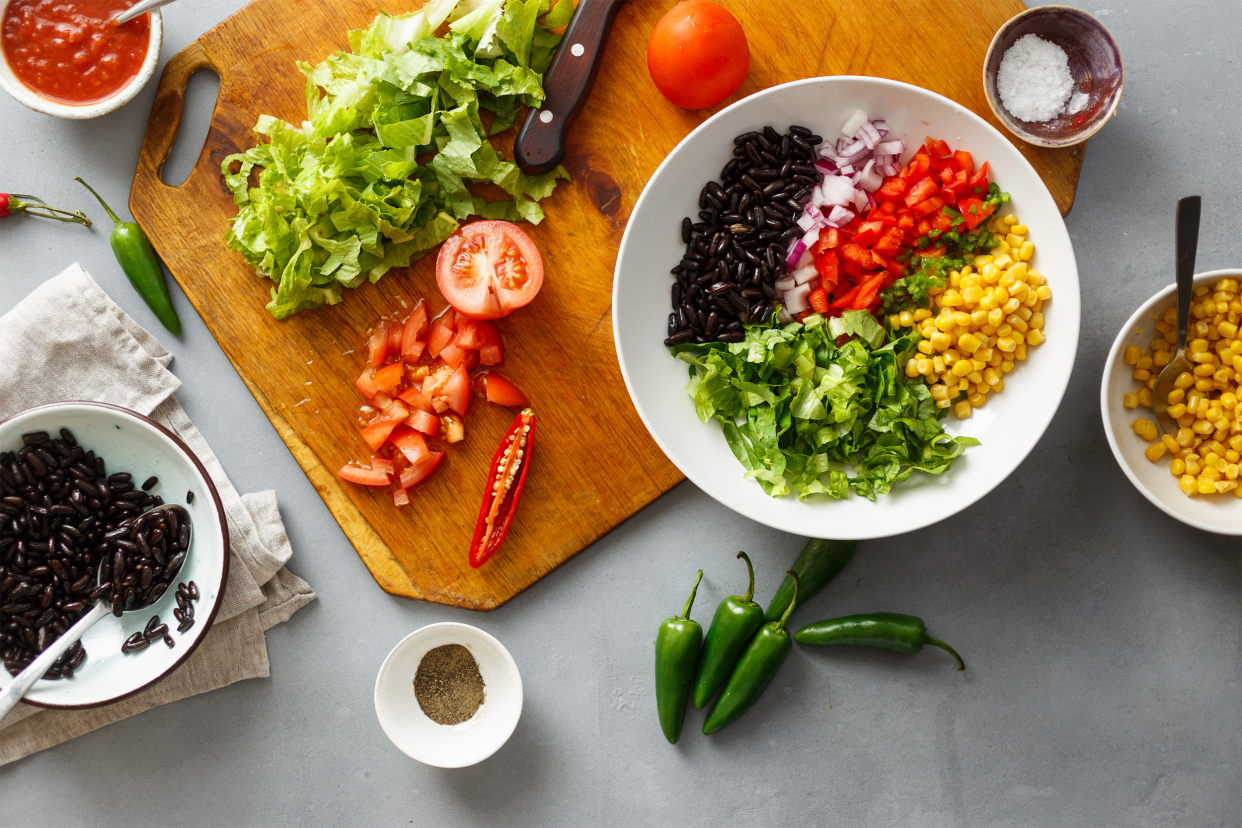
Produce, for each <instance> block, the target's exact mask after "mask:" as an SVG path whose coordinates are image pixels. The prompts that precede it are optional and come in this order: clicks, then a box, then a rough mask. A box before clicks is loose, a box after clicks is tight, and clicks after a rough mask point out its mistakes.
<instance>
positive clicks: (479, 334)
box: [453, 316, 500, 351]
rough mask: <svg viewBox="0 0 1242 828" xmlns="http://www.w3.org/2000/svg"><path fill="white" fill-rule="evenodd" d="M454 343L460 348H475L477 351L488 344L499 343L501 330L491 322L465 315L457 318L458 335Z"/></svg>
mask: <svg viewBox="0 0 1242 828" xmlns="http://www.w3.org/2000/svg"><path fill="white" fill-rule="evenodd" d="M453 343H454V344H455V345H456V346H457V347H458V348H462V349H466V348H473V349H474V350H476V351H477V350H479V349H480V348H484V347H486V346H488V345H499V344H500V331H498V330H496V326H495V325H493V324H492V323H491V322H486V321H478V320H474V319H471V318H469V317H465V316H463V317H462V318H460V319H458V320H457V336H456V337H455V338H454V340H453Z"/></svg>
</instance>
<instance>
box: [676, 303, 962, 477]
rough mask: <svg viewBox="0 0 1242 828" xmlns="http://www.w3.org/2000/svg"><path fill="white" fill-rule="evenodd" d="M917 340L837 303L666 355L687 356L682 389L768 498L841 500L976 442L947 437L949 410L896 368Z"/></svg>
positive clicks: (931, 470)
mask: <svg viewBox="0 0 1242 828" xmlns="http://www.w3.org/2000/svg"><path fill="white" fill-rule="evenodd" d="M847 334H848V335H850V338H849V339H847V340H845V341H844V342H843V344H841V345H837V344H836V343H837V340H838V338H840V337H841V336H842V335H847ZM919 338H920V337H919V334H918V333H917V332H914V331H909V332H907V333H906V334H905V335H904V336H894V335H890V333H889V332H887V331H886V330H885V329H884V328H883V327H882V326H881V325H880V324H879V323H878V322H877V321H876V320H875V318H874V317H873V316H872V315H871V314H870V313H868V312H867V311H846V312H845V314H843V315H842V316H840V317H834V318H828V319H825V318H824V317H822V316H819V315H814V314H813V315H811V316H809V317H807V318H806V319H805V320H804V321H803V322H801V323H798V322H794V323H791V324H789V325H785V326H784V327H765V326H761V325H752V326H748V327H747V330H746V338H745V339H744V340H743V341H741V342H734V343H719V342H713V343H705V344H701V345H679V346H676V347H675V348H674V349H673V351H674V353H676V354H677V355H678V356H679V357H680V358H681V359H682V360H684V361H686V362H687V363H689V364H690V383H689V384H688V385H687V386H686V391H687V392H689V394H690V397H691V398H692V399H693V400H694V406H695V411H696V413H697V414H698V417H699V419H700V420H701V421H703V422H707V421H708V420H709V419H712V418H714V419H716V420H717V421H719V423H720V427H721V430H722V431H723V433H724V437H725V441H726V442H727V443H728V445H729V448H730V449H731V450H732V451H733V454H734V456H736V457H737V459H738V461H739V462H741V464H742V465H743V466H744V467H745V469H746V472H745V476H746V477H748V478H753V479H754V480H756V481H757V482H758V483H759V485H760V486H762V487H763V490H764V491H765V492H767V493H768V494H769V495H771V496H772V497H782V496H784V495H787V494H789V492H790V490H791V489H792V490H794V491H796V492H797V493H798V497H799V499H800V500H805V499H806V498H807V497H808V496H810V495H813V494H827V495H830V496H832V497H834V498H844V497H846V496H847V495H848V494H849V491H850V490H851V489H853V490H854V491H855V492H856V493H858V494H860V495H863V496H864V497H867V498H869V499H871V500H875V497H876V495H878V494H887V493H888V492H890V491H891V490H892V487H893V485H894V484H896V483H899V482H901V481H903V480H905V479H906V478H908V477H909V476H910V475H911V474H912V473H913V472H914V471H916V470H918V471H923V472H927V473H928V474H940V473H941V472H942V471H944V470H945V469H947V468H948V467H949V464H950V462H952V460H953V459H954V458H956V457H958V456H959V455H961V453H962V452H963V451H964V450H965V449H966V448H968V447H969V446H976V445H979V441H978V440H975V439H974V438H971V437H950V436H949V435H948V434H946V433H945V431H944V429H943V428H942V427H941V425H940V420H941V418H942V417H944V415H945V413H946V411H947V410H946V409H939V408H937V407H936V404H935V401H934V400H932V397H931V391H930V390H929V389H928V387H927V384H926V383H925V382H923V381H922V379H921V378H917V377H916V378H914V379H909V378H907V377H906V376H905V374H904V372H903V370H902V368H903V366H904V365H905V363H906V360H907V359H909V358H910V355H911V353H912V352H913V351H914V349H915V346H916V345H917V344H918V340H919ZM886 340H887V341H886ZM851 470H852V471H853V474H850V471H851ZM825 481H826V482H825Z"/></svg>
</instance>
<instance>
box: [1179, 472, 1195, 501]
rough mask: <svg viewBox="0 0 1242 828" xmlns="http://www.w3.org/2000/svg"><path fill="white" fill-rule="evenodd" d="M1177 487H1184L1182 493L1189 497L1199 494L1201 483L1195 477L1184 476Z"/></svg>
mask: <svg viewBox="0 0 1242 828" xmlns="http://www.w3.org/2000/svg"><path fill="white" fill-rule="evenodd" d="M1177 485H1179V486H1181V487H1182V491H1183V492H1185V493H1186V494H1187V495H1188V496H1190V495H1196V494H1198V493H1199V481H1197V480H1195V478H1194V475H1190V474H1184V475H1182V476H1181V478H1180V479H1179V480H1178V481H1177Z"/></svg>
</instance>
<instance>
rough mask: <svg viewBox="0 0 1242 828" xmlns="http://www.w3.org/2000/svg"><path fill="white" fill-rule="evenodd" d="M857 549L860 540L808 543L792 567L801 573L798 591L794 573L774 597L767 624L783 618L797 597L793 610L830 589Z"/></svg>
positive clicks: (812, 539) (816, 540)
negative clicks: (791, 601)
mask: <svg viewBox="0 0 1242 828" xmlns="http://www.w3.org/2000/svg"><path fill="white" fill-rule="evenodd" d="M857 547H858V542H857V541H838V540H823V539H821V538H811V539H810V540H808V541H807V542H806V546H805V547H804V548H803V550H802V554H801V555H799V556H798V560H797V561H795V562H794V565H793V572H796V573H798V590H796V591H795V590H794V580H793V575H792V574H791V575H790V576H789V577H788V578H786V579H785V580H784V581H783V582H782V583H781V585H780V588H779V589H777V590H776V595H775V596H774V597H773V598H772V603H771V604H769V605H768V611H767V612H766V613H765V614H764V618H766V619H767V620H768V621H775V620H776V619H778V618H780V617H781V615H783V614H784V613H785V609H786V608H787V607H788V606H789V602H790V600H791V598H793V597H794V595H795V594H796V595H797V600H796V601H795V603H794V605H793V607H794V609H797V608H798V607H800V606H802V605H803V604H804V603H806V602H807V601H809V600H810V599H811V598H812V597H813V596H814V595H815V593H817V592H819V591H820V590H821V589H823V588H824V587H825V586H827V585H828V582H829V581H831V580H832V579H833V578H835V577H837V575H839V574H840V573H841V570H842V569H845V565H846V564H847V563H849V562H850V558H852V557H854V550H855V549H856V548H857Z"/></svg>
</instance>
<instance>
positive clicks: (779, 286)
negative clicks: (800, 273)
mask: <svg viewBox="0 0 1242 828" xmlns="http://www.w3.org/2000/svg"><path fill="white" fill-rule="evenodd" d="M795 272H796V271H795ZM796 284H798V283H797V282H795V281H794V277H792V276H786V277H785V278H784V279H777V280H776V281H775V282H773V283H772V287H774V288H776V290H777V292H779V293H784V292H785V291H787V290H789V289H791V288H792V287H793V286H794V285H796Z"/></svg>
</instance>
